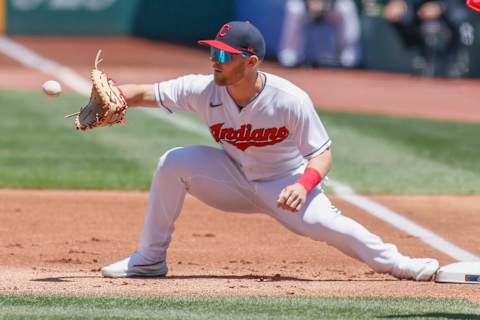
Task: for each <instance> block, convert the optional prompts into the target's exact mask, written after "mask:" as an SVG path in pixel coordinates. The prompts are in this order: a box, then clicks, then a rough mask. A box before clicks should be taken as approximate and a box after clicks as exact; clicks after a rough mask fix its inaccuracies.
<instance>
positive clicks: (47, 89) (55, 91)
mask: <svg viewBox="0 0 480 320" xmlns="http://www.w3.org/2000/svg"><path fill="white" fill-rule="evenodd" d="M42 89H43V92H44V93H45V94H46V95H47V96H49V97H57V96H59V95H60V93H62V86H61V85H60V83H58V81H55V80H48V81H46V82H45V83H44V84H43V85H42Z"/></svg>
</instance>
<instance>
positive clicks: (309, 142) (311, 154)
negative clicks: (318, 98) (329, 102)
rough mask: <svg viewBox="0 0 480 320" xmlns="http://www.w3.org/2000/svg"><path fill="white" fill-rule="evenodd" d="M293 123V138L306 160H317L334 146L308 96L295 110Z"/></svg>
mask: <svg viewBox="0 0 480 320" xmlns="http://www.w3.org/2000/svg"><path fill="white" fill-rule="evenodd" d="M291 121H292V128H294V130H293V131H294V132H293V138H294V139H295V142H296V143H297V146H298V149H299V151H300V153H301V155H302V156H303V157H304V158H305V159H307V160H310V159H312V158H315V157H316V156H318V155H320V154H322V153H323V152H324V151H325V150H326V149H328V148H329V147H330V145H331V144H332V141H331V140H330V137H329V136H328V133H327V130H326V129H325V126H324V125H323V123H322V121H321V120H320V117H319V116H318V114H317V112H316V111H315V108H314V106H313V103H312V101H311V100H310V98H309V97H308V96H307V97H306V98H305V99H304V101H303V102H302V103H301V104H300V105H299V106H298V108H296V109H294V114H293V115H292V116H291Z"/></svg>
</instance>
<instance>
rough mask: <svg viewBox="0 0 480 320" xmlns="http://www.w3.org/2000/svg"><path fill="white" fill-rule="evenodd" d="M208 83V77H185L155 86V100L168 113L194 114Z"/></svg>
mask: <svg viewBox="0 0 480 320" xmlns="http://www.w3.org/2000/svg"><path fill="white" fill-rule="evenodd" d="M209 83H210V79H209V77H208V76H202V75H187V76H183V77H180V78H177V79H173V80H168V81H163V82H158V83H156V84H155V99H156V100H157V104H158V106H159V107H161V108H164V109H165V110H166V111H167V112H168V113H174V112H182V111H186V112H196V111H197V109H198V105H199V101H200V100H201V96H202V93H203V92H204V90H205V88H206V86H207V85H208V84H209Z"/></svg>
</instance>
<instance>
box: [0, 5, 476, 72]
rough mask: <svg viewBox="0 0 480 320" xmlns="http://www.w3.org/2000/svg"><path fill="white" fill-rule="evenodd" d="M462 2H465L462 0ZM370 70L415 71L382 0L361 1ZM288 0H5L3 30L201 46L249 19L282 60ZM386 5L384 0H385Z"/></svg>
mask: <svg viewBox="0 0 480 320" xmlns="http://www.w3.org/2000/svg"><path fill="white" fill-rule="evenodd" d="M458 1H462V2H463V0H458ZM355 2H356V4H357V7H358V10H359V12H360V21H361V32H362V47H363V49H362V50H363V54H362V63H361V67H362V68H365V69H373V70H381V71H388V72H411V71H412V70H411V65H412V64H411V59H412V52H409V51H408V50H406V49H405V48H404V47H403V46H402V44H401V41H400V39H399V36H398V34H396V33H395V31H394V30H393V28H392V26H391V25H390V24H389V23H388V22H387V21H386V20H385V19H383V18H382V17H381V11H382V5H381V1H380V2H378V1H376V0H356V1H355ZM285 3H286V0H176V1H167V0H0V32H1V33H6V34H8V35H36V36H42V35H65V36H123V35H134V36H139V37H146V38H150V39H157V40H162V41H170V42H178V43H184V44H188V45H195V44H196V40H198V39H203V38H210V37H212V36H214V35H215V34H216V32H217V31H218V29H219V27H220V26H221V25H222V24H223V23H224V22H226V21H229V20H234V19H235V20H249V21H251V22H252V23H253V24H255V25H256V26H257V27H258V28H259V29H260V30H261V31H262V33H263V34H264V36H265V39H266V42H267V49H268V51H267V52H268V57H269V58H270V59H276V58H277V53H278V47H279V41H280V36H281V34H280V33H281V30H282V24H283V18H284V13H285ZM379 3H380V4H379ZM469 14H470V17H469V19H470V20H471V23H472V25H473V26H474V27H475V40H474V43H473V45H472V46H471V47H470V49H469V50H470V51H471V52H470V57H471V60H472V61H471V64H470V71H469V72H468V73H467V76H469V77H480V15H479V14H476V13H474V12H473V11H471V12H469Z"/></svg>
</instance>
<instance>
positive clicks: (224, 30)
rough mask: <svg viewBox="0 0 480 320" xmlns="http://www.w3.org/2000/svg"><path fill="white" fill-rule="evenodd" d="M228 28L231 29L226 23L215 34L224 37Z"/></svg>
mask: <svg viewBox="0 0 480 320" xmlns="http://www.w3.org/2000/svg"><path fill="white" fill-rule="evenodd" d="M230 29H232V26H231V25H229V24H228V23H226V24H224V25H223V27H222V28H221V29H220V31H218V34H217V36H219V37H225V36H226V35H227V33H228V31H230Z"/></svg>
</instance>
